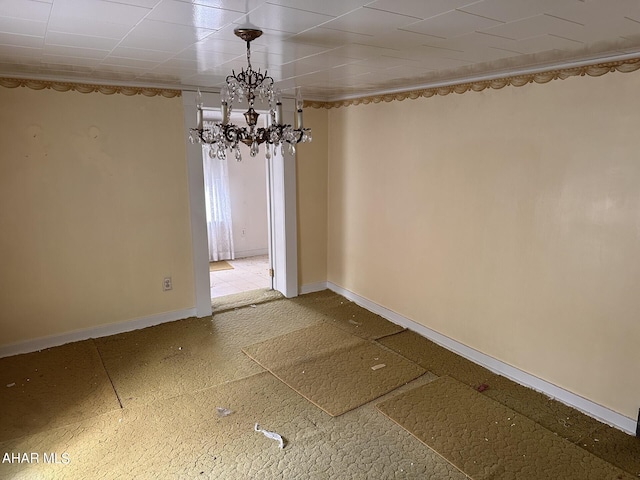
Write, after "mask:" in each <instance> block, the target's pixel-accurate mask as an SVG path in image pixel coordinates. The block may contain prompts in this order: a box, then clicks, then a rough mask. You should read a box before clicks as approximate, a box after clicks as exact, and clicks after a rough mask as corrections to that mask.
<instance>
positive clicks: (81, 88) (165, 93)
mask: <svg viewBox="0 0 640 480" xmlns="http://www.w3.org/2000/svg"><path fill="white" fill-rule="evenodd" d="M0 86H2V87H7V88H18V87H27V88H30V89H32V90H47V89H48V90H55V91H57V92H68V91H74V92H80V93H103V94H105V95H113V94H115V93H120V94H122V95H127V96H134V95H144V96H145V97H156V96H160V97H165V98H174V97H179V96H181V95H182V92H181V91H180V90H173V89H166V88H148V87H123V86H117V85H94V84H87V83H75V82H58V81H54V80H29V79H24V78H6V77H5V78H0Z"/></svg>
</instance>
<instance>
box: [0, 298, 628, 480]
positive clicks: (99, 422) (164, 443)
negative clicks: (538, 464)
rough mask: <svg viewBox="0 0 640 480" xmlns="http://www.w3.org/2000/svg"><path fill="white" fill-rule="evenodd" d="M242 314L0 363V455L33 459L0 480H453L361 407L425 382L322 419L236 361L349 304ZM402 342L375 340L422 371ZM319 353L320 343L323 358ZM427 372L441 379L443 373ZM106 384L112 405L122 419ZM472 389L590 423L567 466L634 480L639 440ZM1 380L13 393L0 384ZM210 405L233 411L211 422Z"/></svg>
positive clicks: (455, 363) (309, 302) (327, 302)
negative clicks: (50, 456) (584, 462)
mask: <svg viewBox="0 0 640 480" xmlns="http://www.w3.org/2000/svg"><path fill="white" fill-rule="evenodd" d="M245 303H246V302H245ZM252 304H255V302H254V301H250V303H248V304H246V305H245V306H244V307H242V306H241V305H240V304H238V305H239V306H236V307H232V308H231V309H227V310H226V311H224V312H216V313H215V315H214V316H213V319H212V318H208V319H187V320H183V321H180V322H173V323H172V324H164V325H159V326H157V327H151V328H149V329H145V330H139V331H136V332H129V333H127V334H121V335H116V336H113V337H107V338H103V339H99V340H96V341H95V343H92V342H91V341H89V342H78V343H74V344H70V345H65V346H63V347H56V349H49V350H43V351H41V352H34V353H32V354H28V355H18V356H15V357H9V358H6V359H2V360H0V378H1V379H2V383H0V409H1V413H0V422H2V424H1V425H0V434H1V435H2V437H1V438H2V439H4V440H0V455H3V454H4V453H6V452H36V453H39V454H40V463H38V464H24V463H23V464H17V463H14V464H8V463H4V464H0V478H2V479H4V478H7V479H12V480H14V479H29V480H32V479H51V480H58V479H80V480H84V479H87V478H101V479H108V480H110V479H123V478H126V479H156V478H185V479H201V478H202V479H220V478H224V479H227V478H229V479H236V478H242V479H245V478H283V479H296V480H297V479H306V478H309V479H332V480H333V479H345V480H346V479H349V480H351V479H369V478H376V479H389V478H407V479H425V478H429V479H438V480H441V479H451V480H463V479H464V478H465V475H464V474H462V473H461V472H460V471H459V470H458V469H456V468H455V467H453V466H452V465H451V464H449V463H448V462H447V461H445V460H444V459H443V458H442V457H441V456H439V455H437V454H436V453H434V452H433V451H432V450H431V449H429V448H427V447H426V446H425V445H424V444H423V443H422V442H420V441H419V440H418V439H416V438H415V437H414V436H412V435H411V434H409V433H408V432H407V431H406V430H404V429H403V428H401V427H400V426H399V425H398V424H396V423H395V422H393V421H391V420H390V419H389V418H387V417H386V416H384V415H382V414H381V413H380V412H379V411H378V410H377V409H376V408H375V406H374V404H375V403H379V402H381V401H384V400H386V399H391V398H393V397H395V396H396V395H398V394H400V393H402V392H406V391H408V390H411V389H413V388H415V387H418V386H421V385H424V384H426V383H428V382H429V381H431V380H433V379H434V378H435V376H434V375H433V374H431V373H427V374H425V375H422V376H420V377H419V378H417V379H416V380H414V381H412V382H410V383H409V384H407V385H405V386H402V387H399V388H397V389H395V390H393V391H392V392H390V393H388V394H387V395H385V396H383V397H380V398H379V399H377V400H374V401H373V402H369V403H367V404H365V405H363V406H361V407H359V408H356V409H354V410H351V411H348V412H347V413H345V414H343V415H340V416H338V417H331V416H329V415H327V414H326V413H325V412H323V411H322V410H321V409H319V408H317V407H316V406H315V405H313V404H312V403H311V402H309V401H308V400H306V399H305V398H304V397H302V396H301V395H299V394H298V393H296V392H295V391H293V390H292V389H290V388H289V387H288V386H286V385H285V384H284V383H283V382H281V381H280V380H278V379H277V378H275V377H274V376H273V375H272V374H271V373H268V372H265V371H264V369H263V368H262V367H260V366H259V365H257V364H256V363H255V362H254V361H253V360H251V359H250V358H248V357H247V356H246V355H245V354H244V353H242V350H241V349H242V347H245V346H248V345H251V344H254V343H257V342H261V341H265V340H269V339H271V338H274V337H278V336H281V335H283V334H286V333H289V332H292V331H296V330H300V329H303V328H306V327H309V326H313V325H318V324H324V325H329V326H332V327H334V328H335V327H339V325H338V324H339V322H341V321H342V320H335V319H334V318H332V317H331V316H329V315H327V311H328V309H330V308H333V309H334V310H335V311H336V313H338V312H343V311H342V310H341V309H342V308H344V306H345V305H346V306H347V308H354V305H352V304H351V302H348V301H347V300H346V299H345V298H343V297H340V296H339V295H335V294H333V293H331V292H318V293H314V294H309V295H304V296H302V297H300V298H298V299H296V300H295V301H292V300H288V299H275V300H273V301H267V302H264V303H257V304H255V306H254V307H252V306H251V305H252ZM359 308H360V307H358V309H356V308H354V310H356V312H357V313H356V314H357V315H360V313H362V312H360V310H359ZM352 314H353V313H352ZM341 315H342V313H341ZM363 315H365V314H364V313H363ZM342 316H343V317H344V318H348V317H347V316H345V315H342ZM413 335H414V334H411V332H402V333H398V334H397V335H393V336H391V337H385V338H384V339H381V340H379V342H380V343H384V344H387V345H389V346H390V347H391V346H393V348H397V349H404V353H402V355H403V356H409V357H410V356H411V355H415V359H414V358H413V357H410V358H411V360H413V361H414V362H415V363H419V364H420V365H422V366H423V367H424V366H425V365H429V364H430V363H431V364H433V361H432V360H430V359H429V358H430V355H431V353H433V351H432V350H431V349H430V347H429V343H428V341H427V340H425V339H422V340H423V341H424V342H427V343H419V342H418V341H417V339H416V338H414V337H413ZM347 338H349V339H351V337H350V336H349V335H347ZM350 341H351V340H350ZM92 345H93V346H92ZM96 345H97V350H96ZM330 346H331V345H328V346H326V345H325V346H323V345H322V344H321V345H320V347H321V348H324V350H325V351H326V350H327V349H328V348H329V347H330ZM180 347H182V348H180ZM408 347H415V348H413V349H412V348H408ZM418 347H419V348H418ZM319 350H320V349H319ZM421 350H422V351H421ZM98 353H100V354H102V355H103V356H104V358H105V363H106V364H107V367H106V370H107V373H105V372H104V369H102V370H101V368H102V367H101V362H100V356H99V354H98ZM454 357H455V356H454ZM454 357H451V364H450V365H451V367H455V368H456V369H459V370H460V372H467V373H469V372H471V374H470V375H469V377H468V378H467V380H468V381H469V383H470V384H471V385H472V386H475V383H476V378H474V376H473V372H474V370H473V368H472V367H470V366H468V365H466V364H464V362H461V361H460V360H456V359H455V358H454ZM374 358H375V357H374ZM441 358H443V359H444V358H445V357H444V356H442V357H441ZM98 367H100V368H98ZM36 368H37V369H38V372H35V369H36ZM43 368H44V370H43ZM434 368H435V367H434ZM438 368H440V369H441V370H440V371H441V372H445V373H444V374H446V370H447V362H446V361H442V362H441V364H440V366H439V367H438ZM480 371H482V370H480ZM99 372H101V373H99ZM378 372H379V370H378ZM33 373H39V374H43V377H42V378H40V379H38V382H42V383H38V384H34V385H36V386H37V388H31V385H30V384H31V383H32V382H34V376H32V374H33ZM107 374H108V375H111V377H112V379H113V382H114V387H115V391H116V392H117V394H118V395H119V396H120V398H122V399H123V404H124V408H122V409H119V408H118V403H117V397H116V393H114V389H113V388H111V385H110V384H109V383H108V380H109V379H108V377H107V376H106V375H107ZM27 378H29V381H28V382H26V379H27ZM500 378H501V377H500ZM485 380H487V381H489V389H488V390H486V391H485V392H484V393H483V394H482V395H483V396H485V397H486V396H487V395H488V394H489V393H491V392H494V393H496V392H505V393H508V394H509V396H510V397H511V398H514V399H517V404H519V405H521V406H522V408H523V409H524V408H525V407H526V408H527V410H526V411H527V412H528V414H527V415H526V416H529V415H532V416H534V417H536V418H539V419H540V420H541V421H545V422H554V423H555V425H557V427H556V428H557V429H558V430H560V431H562V432H567V431H568V432H569V434H570V435H571V437H577V436H578V433H577V432H578V431H580V430H584V431H586V430H587V429H586V428H585V429H583V427H586V426H588V425H590V429H588V432H589V433H588V434H585V435H584V436H583V438H581V439H580V440H576V445H577V447H579V448H577V449H576V450H575V451H574V452H573V453H572V454H571V456H568V457H566V458H565V461H566V462H568V463H569V464H571V462H573V461H575V459H573V458H572V457H573V456H576V457H577V458H581V456H583V455H586V454H587V452H592V453H593V454H595V455H597V456H599V457H601V458H604V459H606V460H607V461H609V462H611V463H615V464H616V465H618V466H619V467H622V468H624V469H625V470H627V471H628V472H630V473H632V474H633V475H634V476H635V475H638V474H640V468H637V469H636V467H637V466H638V465H640V439H637V438H634V437H631V436H630V435H626V434H624V433H622V432H619V431H617V430H615V429H613V428H610V427H607V426H605V425H603V424H601V423H599V422H596V421H595V420H593V421H592V422H593V423H592V424H587V423H586V422H583V421H582V420H580V415H581V414H579V412H576V411H575V410H572V409H570V408H569V407H564V406H563V407H564V408H566V410H562V409H559V408H556V407H555V406H552V407H549V405H548V403H545V402H543V401H542V400H540V401H538V400H537V397H532V400H531V402H530V401H529V398H530V397H528V396H527V395H529V394H528V393H527V392H532V391H531V390H529V389H525V388H524V387H519V388H518V389H512V390H506V389H505V390H499V389H498V388H499V387H500V388H502V385H501V384H498V382H497V381H495V382H494V381H493V380H492V378H491V377H489V378H485ZM503 381H506V379H503ZM11 383H16V385H14V386H13V387H6V385H8V384H11ZM23 383H24V388H25V390H24V392H23V393H21V394H20V395H22V396H21V397H20V398H13V399H11V397H9V396H7V395H16V391H12V389H13V388H16V387H18V386H20V387H21V388H22V387H23V385H22V384H23ZM505 388H506V387H505ZM533 393H534V394H535V392H533ZM536 395H539V394H536ZM545 398H546V397H545ZM547 402H551V405H554V403H553V401H551V400H549V399H547ZM529 404H531V406H529ZM217 406H220V407H226V408H230V409H231V410H233V412H234V413H232V414H231V415H230V416H228V417H223V418H220V417H218V415H217V414H216V408H215V407H217ZM507 406H508V405H507ZM511 409H512V410H514V408H511ZM538 409H542V410H539V411H538ZM540 412H542V413H540ZM560 414H562V415H563V416H560ZM567 417H569V418H567ZM575 419H577V420H575ZM35 420H37V421H35ZM536 421H537V420H536ZM255 422H258V423H260V426H261V427H262V428H265V429H267V430H272V431H276V432H278V433H281V434H282V435H283V436H284V437H285V438H286V439H287V440H288V442H289V443H288V445H287V447H286V448H285V449H284V450H279V449H278V447H277V444H276V443H275V442H273V441H272V440H269V439H268V438H265V437H264V436H263V435H262V434H260V433H256V432H254V431H253V426H254V424H255ZM562 422H564V423H562ZM559 435H561V434H559ZM563 435H564V434H563ZM463 449H464V447H463ZM43 452H50V453H55V454H57V458H58V460H60V459H61V455H62V454H63V453H67V455H68V456H69V459H70V463H68V464H66V465H65V464H58V465H51V464H44V463H43V462H42V460H43V458H42V454H43ZM496 478H500V477H496Z"/></svg>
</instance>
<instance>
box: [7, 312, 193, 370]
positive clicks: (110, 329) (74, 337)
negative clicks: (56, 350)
mask: <svg viewBox="0 0 640 480" xmlns="http://www.w3.org/2000/svg"><path fill="white" fill-rule="evenodd" d="M195 316H196V309H195V308H188V309H185V310H175V311H173V312H165V313H160V314H158V315H150V316H148V317H140V318H136V319H133V320H128V321H124V322H118V323H110V324H107V325H101V326H98V327H92V328H86V329H82V330H75V331H73V332H67V333H62V334H60V335H51V336H48V337H40V338H35V339H33V340H26V341H24V342H18V343H12V344H9V345H2V346H0V358H2V357H9V356H11V355H18V354H20V353H30V352H36V351H38V350H44V349H45V348H51V347H57V346H59V345H64V344H65V343H71V342H77V341H80V340H87V339H89V338H99V337H106V336H109V335H115V334H117V333H124V332H130V331H131V330H138V329H140V328H146V327H152V326H154V325H158V324H160V323H166V322H173V321H174V320H182V319H183V318H189V317H195Z"/></svg>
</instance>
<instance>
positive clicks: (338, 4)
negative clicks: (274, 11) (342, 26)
mask: <svg viewBox="0 0 640 480" xmlns="http://www.w3.org/2000/svg"><path fill="white" fill-rule="evenodd" d="M268 1H269V3H273V4H276V5H281V6H283V7H291V8H297V9H299V10H305V11H307V12H315V13H322V14H324V15H331V16H333V17H338V16H340V15H343V14H345V13H347V12H350V11H352V10H355V9H357V8H359V7H361V6H362V5H363V4H364V3H366V2H365V1H364V0H322V1H318V0H268Z"/></svg>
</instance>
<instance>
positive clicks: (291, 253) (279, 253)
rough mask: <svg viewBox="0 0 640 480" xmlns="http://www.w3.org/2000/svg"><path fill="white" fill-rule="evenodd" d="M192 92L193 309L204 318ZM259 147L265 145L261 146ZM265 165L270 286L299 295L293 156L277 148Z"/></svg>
mask: <svg viewBox="0 0 640 480" xmlns="http://www.w3.org/2000/svg"><path fill="white" fill-rule="evenodd" d="M196 96H197V93H196V92H195V91H183V92H182V102H183V103H182V104H183V112H184V119H183V120H184V122H183V124H184V132H185V133H184V135H185V145H186V160H187V183H188V189H189V215H190V221H191V222H190V223H191V245H192V251H193V255H192V258H193V277H194V278H193V280H194V295H195V299H194V300H195V310H196V316H197V317H206V316H209V315H211V311H212V310H211V285H210V282H209V252H208V242H207V223H206V222H207V217H206V210H205V194H204V171H203V166H202V147H201V146H200V145H199V144H197V143H196V144H191V142H189V140H188V137H189V128H191V127H193V125H195V119H196ZM202 101H203V103H204V105H206V106H215V105H220V95H219V94H218V93H202ZM282 103H283V114H284V117H285V119H286V120H287V121H289V122H290V123H292V122H293V115H294V111H293V110H294V101H293V100H291V99H283V102H282ZM261 148H264V145H263V146H262V147H261ZM274 150H277V149H274ZM285 150H286V149H285ZM246 156H247V157H248V158H246V159H245V158H244V157H243V161H252V160H253V159H252V158H251V157H249V156H248V152H247V155H246ZM228 161H229V160H228ZM267 168H269V171H270V182H271V184H272V190H271V195H269V198H268V202H269V205H268V208H269V211H270V212H271V214H272V218H271V225H270V228H271V232H270V233H269V235H270V238H272V239H273V245H272V248H273V250H272V252H271V253H272V255H271V257H272V258H271V263H272V265H273V266H272V268H273V270H274V278H273V288H274V289H275V290H278V291H279V292H281V293H282V294H283V295H284V296H285V297H287V298H291V297H295V296H297V295H298V239H297V225H296V162H295V157H294V156H291V155H289V154H288V153H285V155H284V157H283V156H282V155H280V154H279V152H277V154H275V155H273V157H272V159H271V161H270V162H268V167H267Z"/></svg>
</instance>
